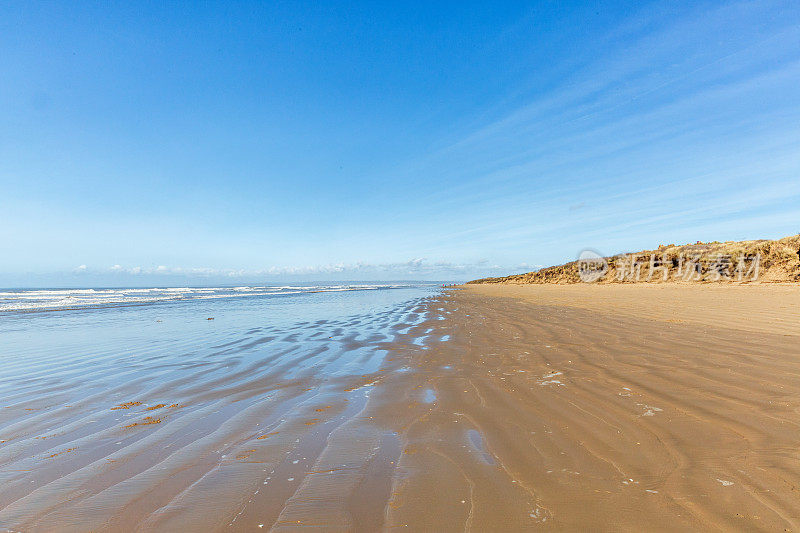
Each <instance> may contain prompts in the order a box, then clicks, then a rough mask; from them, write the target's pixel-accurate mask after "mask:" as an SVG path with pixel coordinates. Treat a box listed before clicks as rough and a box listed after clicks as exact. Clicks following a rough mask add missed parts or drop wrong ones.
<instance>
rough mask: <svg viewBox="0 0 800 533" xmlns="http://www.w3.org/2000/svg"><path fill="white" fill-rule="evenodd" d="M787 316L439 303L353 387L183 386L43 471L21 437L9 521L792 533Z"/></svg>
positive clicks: (12, 447) (523, 297)
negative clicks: (174, 398) (167, 401)
mask: <svg viewBox="0 0 800 533" xmlns="http://www.w3.org/2000/svg"><path fill="white" fill-rule="evenodd" d="M799 304H800V291H799V290H798V287H796V286H788V285H785V286H758V285H752V286H743V287H730V286H728V287H725V286H715V287H706V286H699V285H690V286H680V285H670V286H667V285H664V286H657V287H649V286H636V287H629V286H620V285H607V286H597V287H595V286H586V285H583V286H546V285H536V286H524V287H519V286H511V285H493V286H481V285H476V286H472V285H471V286H469V287H467V288H465V289H457V290H449V291H446V293H445V294H444V295H443V296H441V297H437V298H432V299H429V300H427V301H425V302H422V303H420V304H418V305H417V306H416V307H415V308H414V309H410V310H409V312H410V313H411V315H412V316H417V317H420V316H424V320H423V321H421V322H419V323H416V324H413V325H408V326H402V325H398V326H397V335H398V336H397V337H396V339H395V341H393V342H391V343H386V342H384V343H380V342H377V343H373V344H378V345H380V348H382V349H386V350H387V351H388V352H387V353H388V355H387V356H386V360H385V361H384V362H383V364H382V366H381V367H380V368H378V369H376V370H375V371H369V372H367V373H365V374H363V375H358V376H351V377H341V378H331V377H329V376H325V375H324V372H322V371H321V370H320V369H322V368H324V365H323V363H325V364H339V363H337V359H336V358H334V357H332V356H331V355H330V354H326V353H325V352H320V353H319V354H309V355H308V356H305V357H304V358H303V359H302V360H295V361H294V362H293V363H292V362H291V361H288V362H287V363H286V364H285V365H277V366H276V364H275V363H269V362H264V363H257V362H254V363H253V364H252V366H250V367H246V368H244V367H243V368H242V369H241V371H238V370H237V371H236V372H233V371H231V372H229V373H226V374H224V377H222V378H219V379H214V380H211V379H208V378H204V377H203V374H202V373H200V374H197V375H196V376H195V377H192V378H191V379H190V380H186V379H184V380H181V379H178V378H176V379H175V380H174V381H173V382H171V383H165V384H164V386H163V391H165V394H162V396H165V395H166V392H167V391H172V393H173V395H176V394H177V391H182V392H181V393H182V394H183V396H182V397H181V399H180V402H179V403H178V404H177V405H176V406H172V405H164V406H158V404H157V405H156V406H150V407H156V408H155V409H152V410H149V411H148V410H147V409H148V405H147V399H143V400H144V402H145V403H142V404H130V405H127V409H119V410H113V411H112V410H110V408H111V406H107V407H105V411H104V413H106V414H105V415H103V413H98V414H91V413H89V414H86V413H82V412H80V411H78V410H76V409H78V407H76V406H65V407H63V409H65V410H66V411H64V412H68V413H70V415H69V420H72V421H71V422H70V423H69V424H72V425H73V426H74V427H78V428H83V427H92V426H91V425H85V426H81V425H78V424H79V423H81V421H85V422H86V423H87V424H88V423H95V421H96V420H101V419H102V416H106V417H108V416H117V414H118V413H125V414H128V413H130V419H131V420H137V421H147V418H146V416H152V417H153V418H152V419H151V420H159V422H157V423H152V424H147V425H141V426H135V427H129V428H123V429H104V430H103V431H102V432H101V431H97V430H89V429H86V430H84V429H81V430H80V431H82V432H83V433H82V434H84V436H83V437H81V439H78V440H76V442H77V444H76V445H75V446H77V449H75V450H74V451H72V450H70V449H69V448H70V446H71V445H70V446H68V445H66V444H64V445H63V446H61V447H63V448H64V449H63V450H61V449H60V448H59V447H56V448H58V450H56V451H59V450H60V453H59V454H56V455H54V456H50V452H49V451H47V452H42V451H41V450H45V449H46V443H49V442H51V439H59V438H62V437H59V436H58V435H56V436H53V437H50V436H47V435H45V437H46V439H47V440H33V439H34V438H38V437H34V436H33V435H35V432H34V429H33V426H31V422H27V425H25V424H18V425H16V426H14V428H15V429H14V431H13V432H10V433H9V435H10V438H11V439H12V440H10V441H9V442H7V443H5V444H4V446H3V447H0V459H2V460H3V463H2V464H3V465H4V466H3V469H4V470H5V472H4V473H3V476H4V487H3V488H0V507H2V509H0V525H2V526H4V527H8V528H9V529H16V530H24V531H54V530H73V531H86V530H93V531H98V530H111V531H133V530H159V531H175V530H200V531H223V530H224V531H231V530H233V531H238V530H241V531H258V530H270V529H274V530H278V531H284V530H300V529H302V530H307V529H308V528H309V527H310V526H314V527H315V529H317V530H322V531H350V530H356V531H376V530H394V529H397V528H403V529H404V530H408V531H465V530H466V531H523V530H532V529H536V528H541V529H554V530H594V531H612V530H613V531H621V530H623V531H625V530H627V531H642V530H648V531H657V530H687V529H691V530H742V529H760V530H769V531H783V530H800V490H798V487H800V461H799V459H800V364H799V363H800V348H798V346H800V342H799V341H800V319H799V317H798V309H800V305H799ZM423 314H424V315H423ZM406 316H408V315H406ZM412 322H413V321H412ZM309 327H310V326H309ZM337 327H339V325H337ZM345 327H346V325H342V326H341V328H340V329H345ZM298 331H299V330H298ZM292 334H293V335H294V334H295V333H292ZM352 342H353V343H358V342H361V345H363V343H364V342H367V343H369V342H371V341H369V340H368V339H367V340H363V339H362V340H361V341H356V340H355V337H354V338H353V341H352ZM336 357H339V356H338V355H337V356H336ZM341 357H342V358H344V357H345V355H344V354H342V355H341ZM277 361H281V359H277ZM298 365H300V366H298ZM186 371H187V372H188V371H189V370H186ZM191 371H192V372H203V367H198V370H191ZM343 376H344V375H343ZM54 386H55V384H54ZM186 387H189V388H188V389H187V388H186ZM184 389H185V390H184ZM135 399H136V400H137V401H138V400H142V398H138V397H137V398H135ZM231 399H235V400H236V403H231V402H230V401H228V400H231ZM132 400H133V398H132ZM223 400H226V401H223ZM220 406H227V407H220ZM59 409H61V408H59ZM70 409H71V411H70ZM59 412H60V411H59ZM4 416H6V417H9V416H17V415H16V414H14V413H11V412H7V413H6V414H5V415H4ZM32 416H34V417H37V416H38V415H36V414H34V415H32ZM42 416H44V414H43V415H42ZM53 416H55V415H54V414H53V413H52V412H50V413H49V414H48V415H47V417H48V419H49V420H50V421H51V423H52V420H53ZM64 416H66V415H64ZM162 418H163V421H161V420H162ZM32 420H38V418H34V419H32ZM43 420H44V419H43ZM65 420H66V419H65ZM42 423H44V422H42ZM62 426H63V427H62V431H60V432H59V434H63V432H66V431H70V427H72V426H69V425H68V424H67V422H65V423H64V424H62ZM8 427H10V426H8ZM91 431H95V432H94V433H92V432H91ZM25 435H29V437H25ZM15 439H16V440H15ZM73 440H74V439H73ZM31 442H36V443H37V444H36V445H37V446H39V447H40V448H41V450H39V452H40V453H43V454H44V455H42V456H41V457H38V456H32V455H31V452H32V451H34V452H35V451H37V450H31V449H30V446H31V444H30V443H31ZM120 443H123V444H122V448H120V446H119V444H120ZM128 443H130V444H128ZM52 449H55V448H52ZM61 452H63V453H61ZM29 480H30V481H29Z"/></svg>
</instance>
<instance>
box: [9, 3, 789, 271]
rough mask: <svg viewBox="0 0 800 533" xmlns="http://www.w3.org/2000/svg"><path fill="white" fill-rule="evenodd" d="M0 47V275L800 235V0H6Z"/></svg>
mask: <svg viewBox="0 0 800 533" xmlns="http://www.w3.org/2000/svg"><path fill="white" fill-rule="evenodd" d="M165 4H169V5H165ZM667 4H668V5H667ZM0 72H2V82H0V286H2V285H5V286H26V285H42V284H44V285H53V284H56V285H108V284H111V285H126V284H156V285H163V284H171V283H197V284H203V283H220V282H231V283H239V282H258V281H270V280H281V279H293V280H295V279H308V280H314V279H320V280H323V279H349V280H354V279H437V280H462V279H469V278H471V277H478V276H482V275H498V274H505V273H511V272H520V271H528V270H532V269H534V268H536V267H537V266H542V265H550V264H557V263H562V262H565V261H569V260H572V259H574V258H575V257H576V256H577V254H578V253H579V252H580V250H581V249H583V248H585V247H591V248H594V249H597V250H600V251H602V252H604V253H607V254H613V253H616V252H620V251H625V250H637V249H643V248H653V247H655V246H657V245H658V244H660V243H671V242H675V243H680V242H694V241H696V240H704V241H706V240H729V239H749V238H762V237H767V238H776V237H781V236H784V235H789V234H795V233H798V232H800V4H798V3H796V2H768V1H765V2H741V3H736V2H734V3H721V2H708V3H705V2H686V3H680V2H670V3H665V2H654V3H646V2H617V3H611V2H609V3H602V4H601V3H596V4H587V3H585V2H575V3H568V2H559V3H556V2H544V3H507V4H503V5H500V4H493V3H467V2H452V3H427V2H426V3H385V4H380V3H377V2H364V3H331V4H329V5H325V6H317V5H312V3H292V2H285V3H284V2H276V3H266V2H253V3H248V2H210V3H203V4H200V3H192V2H187V3H177V2H170V3H166V2H153V3H148V2H128V3H123V2H120V3H105V2H104V3H89V2H84V3H76V2H63V3H58V2H48V3H34V2H19V3H16V2H4V3H3V4H2V5H0Z"/></svg>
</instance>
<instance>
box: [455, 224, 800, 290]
mask: <svg viewBox="0 0 800 533" xmlns="http://www.w3.org/2000/svg"><path fill="white" fill-rule="evenodd" d="M605 261H606V263H607V270H606V271H605V274H604V275H603V276H602V277H601V278H600V279H599V280H597V282H598V283H637V282H638V283H643V282H650V283H665V282H690V281H701V282H743V283H745V282H786V281H794V282H797V281H800V235H794V236H791V237H785V238H783V239H779V240H765V239H762V240H755V241H729V242H717V241H715V242H709V243H702V242H699V241H698V242H697V243H695V244H685V245H674V244H668V245H661V246H659V247H658V249H656V250H645V251H642V252H635V253H626V254H618V255H616V256H611V257H606V258H605ZM579 268H580V264H579V261H572V262H570V263H567V264H564V265H559V266H552V267H547V268H542V269H540V270H537V271H535V272H528V273H526V274H515V275H511V276H505V277H499V278H483V279H478V280H474V281H470V282H469V283H519V284H528V283H580V282H581V277H580V275H579V273H580V271H579Z"/></svg>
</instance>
